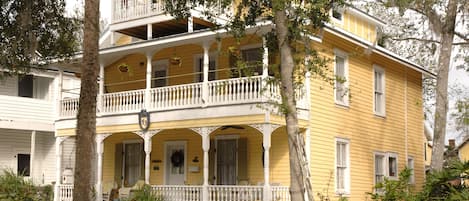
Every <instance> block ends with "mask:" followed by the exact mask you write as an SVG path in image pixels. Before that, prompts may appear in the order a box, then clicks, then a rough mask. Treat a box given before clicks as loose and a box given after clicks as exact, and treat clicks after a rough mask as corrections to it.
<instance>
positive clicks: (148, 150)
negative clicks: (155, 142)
mask: <svg viewBox="0 0 469 201" xmlns="http://www.w3.org/2000/svg"><path fill="white" fill-rule="evenodd" d="M144 135H145V136H144V142H145V145H144V146H145V147H144V150H145V184H150V162H151V158H150V156H151V155H150V154H151V150H152V142H151V137H152V136H151V135H150V133H149V132H145V134H144Z"/></svg>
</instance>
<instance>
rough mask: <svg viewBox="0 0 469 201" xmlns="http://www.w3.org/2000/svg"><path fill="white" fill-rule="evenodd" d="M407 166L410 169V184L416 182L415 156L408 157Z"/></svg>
mask: <svg viewBox="0 0 469 201" xmlns="http://www.w3.org/2000/svg"><path fill="white" fill-rule="evenodd" d="M407 168H409V169H410V174H411V175H410V178H409V184H415V176H414V173H415V171H414V158H412V157H409V158H407Z"/></svg>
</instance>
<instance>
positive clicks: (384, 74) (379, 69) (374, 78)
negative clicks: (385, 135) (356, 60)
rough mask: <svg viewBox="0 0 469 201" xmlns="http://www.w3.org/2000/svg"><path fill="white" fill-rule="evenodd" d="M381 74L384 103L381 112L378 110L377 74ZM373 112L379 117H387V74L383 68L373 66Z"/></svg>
mask: <svg viewBox="0 0 469 201" xmlns="http://www.w3.org/2000/svg"><path fill="white" fill-rule="evenodd" d="M377 72H378V73H381V75H382V76H381V86H382V92H381V93H382V103H381V106H382V108H381V110H382V111H377V110H376V93H377V92H376V84H375V83H376V81H375V80H376V76H375V75H376V73H377ZM373 112H374V114H375V115H377V116H381V117H385V116H386V72H385V70H384V68H383V67H381V66H379V65H376V64H375V65H373Z"/></svg>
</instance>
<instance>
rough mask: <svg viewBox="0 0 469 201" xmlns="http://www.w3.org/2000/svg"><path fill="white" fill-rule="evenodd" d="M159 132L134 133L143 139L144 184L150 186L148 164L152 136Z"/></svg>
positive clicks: (158, 130)
mask: <svg viewBox="0 0 469 201" xmlns="http://www.w3.org/2000/svg"><path fill="white" fill-rule="evenodd" d="M160 131H161V130H160V129H156V130H148V131H138V132H135V134H137V135H138V136H140V137H141V138H143V143H144V144H143V146H144V147H143V150H144V151H145V184H150V169H151V168H150V163H151V151H152V140H151V139H152V138H153V136H154V135H156V134H157V133H159V132H160Z"/></svg>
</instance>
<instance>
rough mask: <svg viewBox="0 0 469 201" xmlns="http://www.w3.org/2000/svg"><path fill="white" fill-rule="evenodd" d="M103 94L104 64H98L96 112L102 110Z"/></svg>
mask: <svg viewBox="0 0 469 201" xmlns="http://www.w3.org/2000/svg"><path fill="white" fill-rule="evenodd" d="M103 96H104V64H102V63H100V64H99V94H98V114H100V113H102V112H103V105H104V104H103V98H104V97H103Z"/></svg>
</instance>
